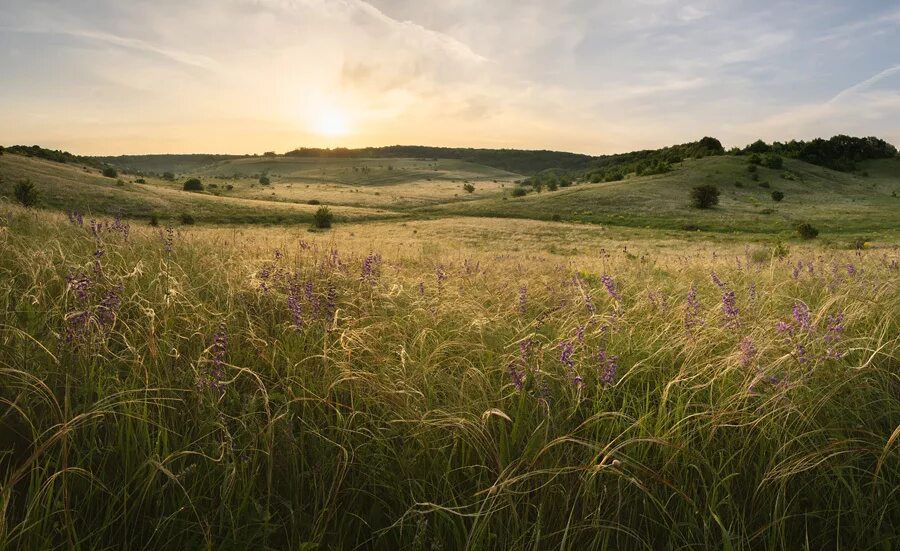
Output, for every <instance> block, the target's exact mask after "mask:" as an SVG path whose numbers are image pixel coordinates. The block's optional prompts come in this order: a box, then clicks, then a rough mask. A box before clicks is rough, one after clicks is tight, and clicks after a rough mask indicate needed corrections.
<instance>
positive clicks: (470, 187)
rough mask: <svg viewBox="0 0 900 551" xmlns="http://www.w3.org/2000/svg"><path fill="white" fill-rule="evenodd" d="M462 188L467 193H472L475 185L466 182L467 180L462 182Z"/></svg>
mask: <svg viewBox="0 0 900 551" xmlns="http://www.w3.org/2000/svg"><path fill="white" fill-rule="evenodd" d="M463 189H464V190H465V191H466V192H467V193H474V192H475V186H474V185H473V184H470V183H468V182H466V183H465V184H463Z"/></svg>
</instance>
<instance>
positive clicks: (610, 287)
mask: <svg viewBox="0 0 900 551" xmlns="http://www.w3.org/2000/svg"><path fill="white" fill-rule="evenodd" d="M600 282H601V283H603V286H604V287H606V292H607V293H609V296H611V297H612V298H614V299H615V300H616V301H617V302H621V301H622V297H621V295H619V289H618V288H617V287H616V284H615V282H614V281H613V278H612V276H609V275H604V276H603V277H601V278H600Z"/></svg>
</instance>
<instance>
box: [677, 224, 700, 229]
mask: <svg viewBox="0 0 900 551" xmlns="http://www.w3.org/2000/svg"><path fill="white" fill-rule="evenodd" d="M681 229H683V230H684V231H700V226H698V225H697V224H684V225H682V226H681Z"/></svg>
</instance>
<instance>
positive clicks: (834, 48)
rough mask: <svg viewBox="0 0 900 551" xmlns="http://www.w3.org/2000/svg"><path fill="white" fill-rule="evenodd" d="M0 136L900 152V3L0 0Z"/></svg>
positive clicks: (126, 143)
mask: <svg viewBox="0 0 900 551" xmlns="http://www.w3.org/2000/svg"><path fill="white" fill-rule="evenodd" d="M0 75H2V85H0V144H4V145H11V144H20V143H21V144H40V145H43V146H47V147H52V148H62V149H67V150H70V151H72V152H75V153H80V154H118V153H141V152H145V153H149V152H156V153H179V152H221V153H246V152H262V151H265V150H275V151H279V152H283V151H286V150H289V149H292V148H294V147H298V146H329V147H330V146H347V147H358V146H367V145H389V144H426V145H447V146H473V147H515V148H536V149H558V150H568V151H578V152H585V153H593V154H598V153H613V152H620V151H628V150H633V149H638V148H649V147H658V146H663V145H667V144H671V143H678V142H684V141H690V140H694V139H697V138H699V137H702V136H704V135H712V136H716V137H718V138H720V139H721V140H722V141H723V142H724V143H725V144H726V146H731V145H744V144H746V143H749V142H750V141H753V140H754V139H756V138H758V137H761V138H763V139H766V140H768V141H771V140H774V139H789V138H810V137H815V136H826V137H827V136H831V135H832V134H836V133H848V134H854V135H878V136H881V137H883V138H885V139H887V140H888V141H891V142H892V143H894V144H900V4H898V3H897V2H887V1H872V0H856V1H853V2H848V1H844V0H823V1H808V0H805V1H794V2H792V1H777V2H776V1H762V0H756V1H743V0H710V1H687V2H680V1H674V0H613V1H579V0H555V1H543V0H541V1H530V0H490V1H485V0H442V1H435V2H429V1H424V0H419V1H413V0H370V1H362V0H177V1H169V0H158V1H153V2H150V1H141V2H138V1H125V0H115V1H114V0H84V1H77V2H74V1H36V0H0Z"/></svg>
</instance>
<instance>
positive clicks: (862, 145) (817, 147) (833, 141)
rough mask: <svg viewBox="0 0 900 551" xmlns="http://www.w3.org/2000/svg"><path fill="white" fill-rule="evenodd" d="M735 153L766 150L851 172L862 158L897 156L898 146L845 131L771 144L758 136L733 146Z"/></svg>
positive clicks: (764, 151) (755, 153)
mask: <svg viewBox="0 0 900 551" xmlns="http://www.w3.org/2000/svg"><path fill="white" fill-rule="evenodd" d="M732 153H736V154H739V155H751V156H752V155H757V158H759V157H758V156H759V155H763V154H774V155H782V156H784V157H788V158H792V159H799V160H801V161H805V162H807V163H810V164H814V165H818V166H824V167H826V168H830V169H832V170H840V171H844V172H849V171H852V170H856V165H857V163H859V162H860V161H866V160H869V159H889V158H891V157H896V156H897V148H896V147H894V146H893V145H891V144H889V143H887V142H886V141H884V140H882V139H880V138H876V137H874V136H869V137H867V138H855V137H852V136H845V135H843V134H841V135H838V136H834V137H832V138H830V139H828V140H825V139H823V138H816V139H814V140H811V141H808V142H806V141H802V140H800V141H798V140H791V141H789V142H786V143H782V142H774V143H772V144H771V145H770V144H767V143H766V142H764V141H762V140H756V141H755V142H753V143H752V144H750V145H748V146H746V147H744V148H743V149H735V150H732Z"/></svg>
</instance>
